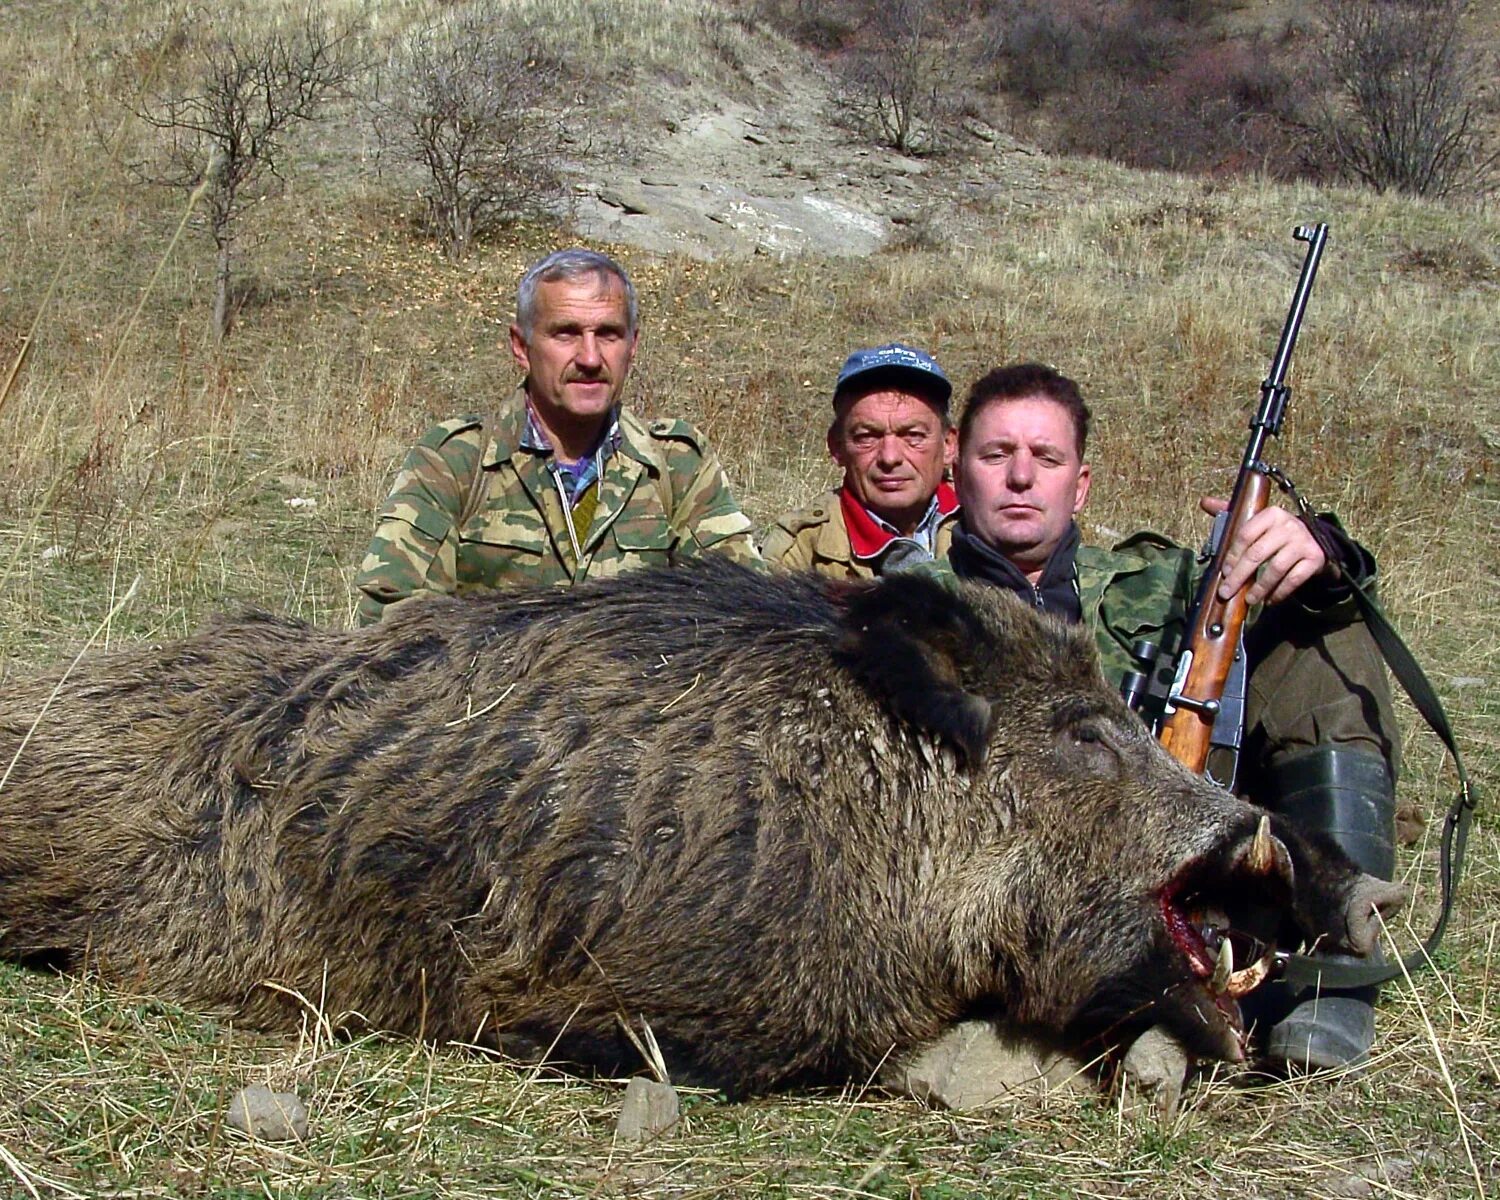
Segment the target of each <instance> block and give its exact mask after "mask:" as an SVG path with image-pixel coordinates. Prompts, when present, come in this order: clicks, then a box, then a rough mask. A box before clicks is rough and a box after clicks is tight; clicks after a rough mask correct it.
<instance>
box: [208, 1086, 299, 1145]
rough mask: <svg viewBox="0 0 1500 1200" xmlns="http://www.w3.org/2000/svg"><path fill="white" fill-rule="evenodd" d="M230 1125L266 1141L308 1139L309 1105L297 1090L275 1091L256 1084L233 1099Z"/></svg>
mask: <svg viewBox="0 0 1500 1200" xmlns="http://www.w3.org/2000/svg"><path fill="white" fill-rule="evenodd" d="M227 1120H228V1122H229V1127H230V1128H231V1129H238V1130H239V1131H240V1132H241V1133H248V1134H249V1135H250V1136H251V1137H253V1138H259V1139H260V1140H261V1141H263V1142H302V1141H306V1140H307V1106H306V1105H305V1104H303V1103H302V1101H301V1100H300V1099H299V1098H298V1097H297V1094H296V1093H295V1092H273V1091H272V1090H271V1089H270V1088H268V1087H266V1085H265V1084H263V1083H252V1084H251V1085H250V1086H249V1087H247V1088H245V1089H244V1090H243V1091H240V1092H237V1093H236V1094H235V1096H234V1098H233V1099H232V1100H230V1102H229V1114H228V1117H227Z"/></svg>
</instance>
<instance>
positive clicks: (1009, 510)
mask: <svg viewBox="0 0 1500 1200" xmlns="http://www.w3.org/2000/svg"><path fill="white" fill-rule="evenodd" d="M954 475H955V479H956V482H957V485H958V498H959V501H960V503H962V505H963V513H964V516H963V520H964V526H965V528H967V529H968V531H969V532H970V533H971V534H973V535H974V536H975V537H977V538H979V540H980V541H982V542H984V543H986V544H987V545H989V546H990V547H992V548H993V549H995V550H998V551H999V552H1000V553H1001V554H1003V555H1005V557H1006V558H1008V559H1010V560H1011V562H1013V563H1014V564H1015V565H1016V566H1017V567H1019V568H1020V569H1021V570H1022V571H1024V572H1026V573H1027V574H1030V575H1032V576H1033V581H1034V579H1035V576H1036V575H1039V574H1040V572H1041V570H1042V568H1043V567H1044V566H1046V564H1047V559H1048V558H1049V557H1050V556H1051V554H1052V551H1053V550H1055V549H1057V544H1058V543H1059V542H1060V541H1062V539H1063V535H1064V534H1066V533H1067V531H1068V526H1069V524H1070V523H1071V522H1072V520H1073V517H1074V516H1075V515H1076V514H1077V513H1078V512H1079V511H1080V510H1081V509H1082V508H1083V506H1084V503H1085V501H1087V500H1088V495H1089V468H1088V464H1087V463H1085V462H1083V461H1082V460H1081V459H1080V458H1079V456H1078V449H1077V439H1076V431H1075V430H1074V428H1073V418H1072V417H1071V416H1070V415H1069V413H1068V410H1067V409H1065V408H1063V406H1062V405H1060V404H1058V403H1057V402H1056V401H1053V400H1048V399H1046V398H1045V397H1042V396H1030V397H1027V398H1025V399H1022V400H1002V401H997V402H994V403H992V404H990V405H989V407H987V408H985V409H984V410H983V411H982V412H981V413H980V414H979V417H978V419H976V420H975V422H974V424H973V426H972V427H971V428H970V430H969V436H968V437H967V438H966V439H965V441H964V444H963V446H962V447H961V448H960V450H959V456H958V463H957V465H956V467H955V469H954Z"/></svg>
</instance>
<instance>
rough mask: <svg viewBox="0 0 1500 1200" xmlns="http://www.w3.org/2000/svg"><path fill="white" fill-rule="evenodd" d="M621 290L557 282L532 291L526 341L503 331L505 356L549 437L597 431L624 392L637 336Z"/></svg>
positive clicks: (513, 330)
mask: <svg viewBox="0 0 1500 1200" xmlns="http://www.w3.org/2000/svg"><path fill="white" fill-rule="evenodd" d="M628 316H629V309H628V307H627V305H626V301H625V289H624V287H623V286H622V285H621V283H620V281H619V280H618V279H615V278H614V277H613V276H607V275H606V276H599V277H595V278H583V279H558V280H554V281H552V282H550V283H541V284H538V285H537V289H536V321H535V324H534V326H533V328H532V330H531V335H530V336H529V337H527V336H524V335H523V334H522V332H521V330H520V328H519V327H518V326H516V325H512V326H511V327H510V350H511V353H512V354H513V355H515V359H516V362H517V363H518V364H519V365H520V368H521V370H523V371H525V372H526V375H527V379H528V384H527V394H528V395H530V397H531V402H532V403H533V404H534V405H535V406H536V409H537V414H538V416H540V417H541V418H542V423H543V424H544V425H546V426H548V428H549V430H551V431H556V429H558V428H562V427H567V428H574V429H576V428H578V427H580V426H588V425H591V424H599V423H602V422H603V420H604V417H605V415H606V414H607V413H608V412H609V411H610V409H611V408H613V407H614V405H615V403H616V401H617V400H618V399H619V397H620V392H621V390H622V389H623V388H624V386H625V376H626V375H627V374H628V373H629V371H630V360H631V359H632V358H633V357H634V356H635V346H636V334H635V333H634V332H633V331H632V330H631V329H630V326H629V320H628Z"/></svg>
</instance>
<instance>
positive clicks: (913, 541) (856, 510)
mask: <svg viewBox="0 0 1500 1200" xmlns="http://www.w3.org/2000/svg"><path fill="white" fill-rule="evenodd" d="M838 495H839V508H840V510H841V511H842V513H843V516H844V526H845V527H846V528H847V529H848V531H849V549H850V552H851V553H852V554H853V556H854V558H855V559H856V560H857V561H859V562H862V563H865V564H866V565H867V566H870V567H871V568H872V569H874V570H875V572H876V573H877V574H878V573H880V572H882V571H887V570H892V569H900V568H902V567H906V566H911V565H912V564H914V563H918V562H926V561H928V560H930V559H932V558H934V557H936V555H937V534H938V528H939V526H940V525H941V524H942V523H943V521H944V520H945V519H946V518H948V517H950V516H952V515H953V513H955V512H957V511H958V494H957V493H956V492H955V491H954V490H953V485H952V484H950V483H947V482H943V483H939V484H938V489H937V491H936V492H935V493H934V494H933V497H932V499H931V500H930V501H928V504H927V511H926V513H924V514H923V516H922V519H921V520H920V521H918V522H917V527H916V529H914V530H913V531H912V532H911V533H909V534H903V533H902V532H901V531H900V530H899V529H897V528H896V527H895V526H894V525H892V524H891V523H890V522H889V521H887V520H885V518H883V517H881V516H880V515H879V514H878V513H874V512H871V511H870V509H868V508H867V507H865V505H864V504H863V503H861V501H860V500H859V498H858V497H857V496H855V494H854V492H853V490H852V489H851V488H850V487H849V484H848V482H847V481H845V483H844V485H843V486H842V487H840V488H839V493H838Z"/></svg>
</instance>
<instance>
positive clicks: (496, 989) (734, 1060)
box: [0, 562, 1369, 1094]
mask: <svg viewBox="0 0 1500 1200" xmlns="http://www.w3.org/2000/svg"><path fill="white" fill-rule="evenodd" d="M61 673H62V672H61V670H60V669H59V670H58V671H55V672H53V673H52V674H50V675H48V676H46V677H44V678H38V679H36V680H34V681H30V682H27V683H18V684H16V685H14V686H12V687H11V689H10V691H9V692H8V694H7V695H6V696H5V697H4V698H3V700H0V769H3V767H5V766H9V767H10V774H9V777H8V778H7V779H6V780H5V783H4V786H3V788H0V952H3V953H4V954H5V955H7V956H9V957H12V958H18V959H29V960H50V961H53V962H59V963H62V964H64V965H72V966H75V967H80V966H86V967H88V968H91V969H96V970H97V971H98V972H99V973H100V974H101V975H102V976H104V977H106V978H109V979H113V980H118V981H121V982H123V983H124V984H126V985H128V986H130V987H134V988H146V989H151V990H155V991H159V992H161V993H164V994H169V995H171V996H173V997H175V998H177V999H179V1000H182V1001H184V1002H187V1003H190V1004H196V1005H202V1006H208V1007H212V1008H214V1009H216V1010H219V1011H222V1012H225V1013H227V1014H230V1015H232V1016H233V1017H234V1018H236V1019H237V1020H240V1021H242V1022H246V1023H250V1024H254V1025H259V1026H272V1027H274V1026H282V1027H288V1026H292V1025H294V1023H295V1022H296V1021H297V1020H298V1018H299V1017H300V1016H301V1015H302V1014H301V1013H300V1011H299V1007H298V1006H299V1001H298V1000H296V999H295V998H294V997H293V995H292V994H293V993H296V994H298V995H300V996H301V997H303V998H305V999H306V1000H307V1001H309V1002H314V1003H318V1004H320V1005H321V1006H322V1008H323V1010H324V1011H325V1012H326V1014H327V1015H328V1016H329V1018H330V1019H331V1020H334V1021H335V1022H336V1023H338V1024H340V1025H342V1026H345V1027H348V1026H358V1025H363V1026H370V1027H375V1028H380V1029H389V1030H396V1031H403V1032H406V1033H409V1034H413V1035H420V1036H425V1037H429V1038H433V1039H436V1040H439V1041H449V1040H458V1041H462V1042H478V1043H482V1044H496V1043H497V1042H498V1043H499V1044H500V1045H502V1046H504V1045H507V1044H508V1042H507V1039H509V1038H512V1037H514V1038H515V1039H516V1044H518V1045H519V1044H537V1045H540V1046H543V1047H545V1046H548V1045H551V1044H553V1042H554V1039H556V1049H555V1051H554V1054H555V1056H556V1057H558V1058H561V1059H565V1060H568V1061H572V1062H575V1063H580V1064H584V1065H586V1066H591V1067H595V1068H599V1069H604V1070H615V1069H619V1068H620V1067H622V1066H623V1067H624V1068H625V1069H633V1068H634V1067H636V1066H638V1065H639V1062H638V1059H635V1058H634V1057H633V1055H632V1053H631V1052H630V1051H629V1050H628V1048H627V1043H626V1042H625V1041H624V1040H623V1038H622V1037H621V1034H620V1019H621V1018H627V1019H629V1020H632V1021H639V1020H640V1019H641V1018H644V1019H645V1020H646V1021H647V1022H649V1024H650V1026H651V1028H652V1030H653V1032H654V1034H655V1036H656V1038H657V1039H658V1041H659V1042H660V1044H661V1046H662V1049H663V1052H664V1055H665V1058H666V1062H667V1066H668V1067H669V1069H670V1070H671V1072H672V1076H673V1078H674V1080H677V1081H679V1082H684V1083H697V1084H704V1085H708V1086H714V1087H719V1088H722V1089H724V1090H725V1091H727V1092H730V1093H732V1094H743V1093H747V1092H755V1091H762V1090H766V1089H770V1088H776V1087H784V1086H787V1085H790V1084H793V1083H807V1082H822V1081H842V1080H844V1079H847V1078H850V1077H860V1078H863V1077H866V1076H868V1075H869V1073H870V1072H871V1071H872V1070H873V1069H874V1068H875V1067H876V1066H877V1064H879V1063H880V1062H881V1061H882V1060H884V1059H886V1058H887V1056H888V1055H891V1054H892V1053H893V1052H894V1053H895V1054H897V1055H899V1054H901V1053H903V1052H905V1051H906V1050H909V1049H911V1048H912V1047H915V1046H917V1045H919V1044H920V1043H922V1042H924V1041H926V1040H928V1039H931V1038H933V1037H935V1036H937V1035H939V1034H941V1032H942V1031H943V1030H944V1029H945V1028H946V1027H947V1026H949V1025H951V1024H952V1023H953V1022H955V1021H956V1020H959V1019H962V1018H965V1017H968V1016H971V1015H975V1014H982V1015H988V1016H991V1017H993V1018H995V1019H996V1020H998V1021H1001V1022H1003V1023H1006V1024H1008V1025H1010V1026H1012V1027H1014V1028H1017V1029H1022V1030H1037V1031H1041V1032H1042V1033H1044V1034H1047V1035H1049V1036H1054V1037H1056V1038H1059V1039H1063V1040H1068V1039H1072V1040H1075V1041H1080V1040H1083V1039H1088V1038H1104V1039H1109V1038H1117V1037H1124V1036H1127V1035H1128V1034H1129V1032H1131V1031H1132V1030H1138V1029H1140V1028H1144V1027H1145V1026H1146V1025H1149V1024H1151V1023H1154V1022H1158V1021H1164V1022H1166V1023H1167V1024H1168V1026H1169V1027H1170V1028H1171V1029H1172V1030H1173V1031H1174V1032H1175V1033H1176V1034H1177V1035H1178V1036H1179V1038H1181V1039H1182V1040H1183V1041H1184V1042H1186V1043H1187V1044H1188V1045H1189V1046H1191V1047H1193V1048H1195V1049H1197V1050H1198V1051H1199V1052H1201V1053H1207V1054H1214V1055H1220V1056H1224V1057H1235V1056H1236V1055H1237V1054H1238V1049H1239V1048H1238V1042H1237V1038H1238V1032H1239V1031H1238V1030H1237V1028H1236V1024H1235V1014H1234V1013H1233V1012H1230V1011H1229V1010H1231V1009H1232V1008H1233V1005H1232V1004H1229V1005H1226V1004H1225V1003H1224V1002H1223V1001H1222V1000H1218V999H1216V998H1215V997H1214V996H1213V995H1211V994H1210V993H1209V992H1208V990H1207V989H1206V988H1205V987H1204V981H1203V979H1202V976H1203V974H1204V970H1203V968H1202V966H1201V963H1199V964H1196V965H1195V963H1194V962H1193V953H1192V952H1191V950H1192V948H1191V947H1189V948H1188V949H1187V950H1185V949H1184V937H1185V936H1186V937H1188V940H1191V937H1192V936H1196V935H1184V934H1182V932H1181V931H1180V930H1178V931H1177V932H1175V933H1174V932H1173V930H1172V929H1171V928H1169V925H1170V924H1171V921H1170V920H1168V919H1164V915H1163V914H1164V912H1166V913H1168V914H1169V915H1170V913H1171V912H1173V911H1177V909H1176V908H1174V907H1173V906H1174V905H1176V906H1181V905H1185V904H1186V903H1187V901H1186V900H1185V899H1184V897H1185V896H1186V895H1187V894H1188V893H1192V892H1195V891H1198V892H1202V893H1203V894H1204V895H1208V894H1209V893H1211V892H1212V891H1213V889H1214V887H1215V882H1214V881H1215V879H1216V878H1217V877H1219V876H1220V875H1223V874H1224V873H1226V872H1229V871H1231V866H1230V864H1231V863H1232V861H1233V859H1234V854H1235V851H1236V848H1237V847H1240V846H1241V845H1242V844H1243V843H1244V842H1245V840H1246V839H1247V838H1249V837H1250V836H1251V834H1252V833H1253V832H1254V830H1255V828H1256V825H1257V823H1258V820H1259V816H1260V814H1259V811H1258V810H1256V809H1253V808H1251V807H1250V806H1248V805H1246V804H1243V803H1241V802H1240V801H1238V800H1236V799H1234V798H1233V797H1231V796H1230V795H1228V794H1227V793H1225V792H1223V791H1221V790H1219V789H1217V788H1214V787H1212V786H1210V785H1209V784H1207V783H1205V782H1203V781H1201V780H1199V779H1197V778H1195V777H1193V776H1191V775H1189V774H1188V773H1187V772H1185V771H1183V770H1181V769H1180V768H1179V767H1177V766H1176V764H1174V763H1172V762H1171V761H1170V760H1169V759H1168V758H1167V757H1166V755H1165V754H1163V753H1162V752H1161V751H1160V750H1159V749H1158V748H1157V747H1156V745H1155V744H1154V742H1153V741H1152V740H1151V738H1150V737H1149V736H1148V735H1147V733H1146V731H1145V730H1144V729H1143V728H1142V726H1141V725H1140V724H1139V722H1138V720H1137V719H1136V718H1135V717H1134V716H1133V715H1132V714H1131V713H1130V712H1128V711H1127V710H1126V709H1125V708H1124V707H1123V706H1122V705H1121V704H1120V702H1119V701H1118V700H1117V699H1116V697H1115V696H1114V695H1113V694H1112V693H1111V692H1110V690H1109V689H1108V688H1107V687H1106V685H1105V684H1104V683H1103V681H1102V680H1101V678H1100V675H1099V669H1098V665H1097V660H1096V658H1095V654H1094V651H1093V649H1092V647H1091V645H1090V643H1089V639H1088V637H1087V635H1086V634H1084V633H1081V632H1079V631H1077V630H1071V629H1068V628H1065V627H1064V626H1062V625H1060V624H1058V623H1056V622H1053V621H1051V620H1049V619H1044V618H1039V617H1038V616H1037V615H1035V614H1034V613H1032V612H1030V611H1029V610H1027V609H1026V608H1025V607H1024V606H1023V605H1021V604H1020V603H1018V602H1016V601H1015V600H1013V599H1012V598H1011V597H1009V596H1005V595H998V594H995V593H994V592H992V591H989V590H984V589H977V588H970V587H967V586H964V587H961V588H959V589H958V590H957V591H955V590H952V589H948V588H944V587H942V586H939V585H938V584H936V583H934V582H932V581H930V580H927V579H921V578H892V579H889V580H887V581H884V582H881V583H879V584H876V585H873V586H859V587H855V586H849V585H835V584H830V583H827V582H823V581H818V580H816V579H813V578H811V577H807V578H801V577H783V576H772V575H763V574H758V573H755V572H750V571H746V570H743V569H740V568H737V567H734V566H732V565H729V564H723V563H717V562H708V563H705V564H701V565H697V566H694V567H692V568H690V569H682V570H677V571H670V572H652V573H645V574H637V575H629V576H625V577H622V578H620V579H617V580H612V581H607V582H604V583H601V584H598V585H590V586H587V587H582V588H579V589H577V590H576V591H574V592H571V593H562V592H550V591H549V592H540V593H538V592H524V593H515V594H505V595H492V596H488V597H485V598H479V599H426V600H419V601H413V602H411V603H408V604H406V605H403V606H402V607H401V608H400V609H399V610H397V611H396V612H394V613H392V614H390V616H389V617H388V619H387V620H386V621H385V622H383V623H382V624H380V625H378V626H374V627H371V628H367V629H361V630H355V631H330V630H318V629H313V628H309V627H307V626H305V625H302V624H298V623H296V622H292V621H286V620H282V619H278V618H273V617H269V616H265V615H250V616H247V617H244V618H241V619H238V620H221V621H218V622H215V623H213V624H210V625H209V626H208V627H207V628H206V629H205V630H204V631H202V632H201V633H199V634H197V635H195V636H193V637H190V638H188V639H186V640H183V641H178V642H173V643H169V644H166V645H163V646H138V647H134V648H131V649H127V650H123V651H117V652H113V653H107V654H99V655H95V656H92V657H85V658H84V659H83V660H82V662H81V663H80V664H79V665H78V666H77V667H76V668H74V669H73V670H72V672H71V674H70V675H69V676H68V678H67V679H66V681H65V682H63V683H62V685H61V686H60V687H59V688H58V690H57V693H56V696H55V698H53V699H51V702H50V704H49V703H48V697H49V695H50V694H51V693H52V691H53V688H54V686H55V685H56V684H57V681H58V678H59V676H60V675H61ZM33 725H34V728H33ZM23 742H24V747H23V745H22V743H23ZM1277 833H1278V834H1279V836H1280V837H1281V838H1282V840H1283V841H1284V842H1285V844H1286V846H1287V847H1288V848H1289V853H1290V858H1291V861H1292V863H1293V864H1294V865H1295V879H1292V878H1289V877H1278V878H1276V879H1270V880H1267V881H1265V883H1264V887H1263V888H1261V891H1262V892H1263V894H1258V895H1257V896H1256V897H1255V898H1256V899H1257V902H1258V903H1261V904H1269V905H1273V906H1274V907H1275V908H1276V910H1277V911H1278V912H1280V913H1290V914H1291V915H1292V917H1293V918H1294V919H1295V920H1296V921H1297V922H1298V923H1299V925H1300V927H1301V928H1302V929H1303V930H1304V931H1305V933H1306V935H1307V936H1309V937H1312V936H1319V935H1322V936H1324V937H1325V938H1326V939H1328V944H1330V945H1332V944H1342V945H1345V946H1348V947H1351V948H1354V949H1365V948H1367V944H1368V940H1369V935H1368V932H1367V931H1366V930H1365V929H1364V928H1363V926H1362V925H1361V923H1360V921H1359V919H1358V918H1357V916H1356V917H1350V915H1349V913H1348V912H1347V911H1346V907H1347V904H1346V902H1347V899H1348V896H1349V894H1350V892H1351V889H1352V888H1353V887H1354V886H1355V884H1356V883H1357V882H1358V881H1359V878H1360V877H1359V876H1358V873H1357V872H1356V870H1355V869H1354V868H1353V867H1352V866H1351V865H1350V864H1349V863H1348V862H1347V861H1346V860H1343V859H1342V858H1341V857H1340V856H1338V854H1337V852H1336V851H1333V850H1331V849H1329V848H1327V847H1319V846H1313V845H1309V844H1308V843H1306V842H1304V841H1303V840H1302V839H1299V838H1297V837H1296V835H1295V834H1294V833H1292V832H1290V831H1288V830H1284V829H1280V828H1278V830H1277ZM1288 874H1289V873H1288ZM1252 882H1253V881H1252ZM1245 886H1247V885H1245V882H1244V881H1243V880H1240V881H1237V882H1236V889H1230V890H1239V891H1243V890H1244V887H1245ZM1254 886H1255V887H1256V888H1260V885H1259V884H1255V885H1254ZM1252 890H1253V889H1252ZM1164 897H1166V899H1165V900H1164ZM1229 903H1230V900H1227V899H1226V900H1223V901H1222V902H1218V901H1216V902H1215V905H1214V907H1220V906H1225V907H1227V906H1228V904H1229ZM1361 943H1364V944H1361Z"/></svg>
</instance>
